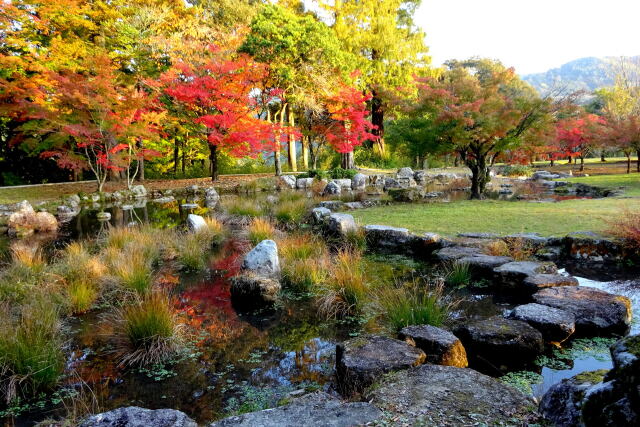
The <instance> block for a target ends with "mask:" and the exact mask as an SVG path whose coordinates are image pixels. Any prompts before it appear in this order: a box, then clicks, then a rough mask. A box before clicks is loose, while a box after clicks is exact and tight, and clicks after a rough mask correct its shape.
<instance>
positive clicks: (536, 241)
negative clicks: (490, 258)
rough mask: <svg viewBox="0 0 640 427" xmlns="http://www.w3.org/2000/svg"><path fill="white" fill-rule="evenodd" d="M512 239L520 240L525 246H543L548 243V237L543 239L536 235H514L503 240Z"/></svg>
mask: <svg viewBox="0 0 640 427" xmlns="http://www.w3.org/2000/svg"><path fill="white" fill-rule="evenodd" d="M514 239H521V240H522V241H523V242H524V244H525V245H527V246H545V245H546V244H547V243H548V242H549V238H548V237H543V236H541V235H540V234H538V233H516V234H509V235H508V236H505V237H504V240H514Z"/></svg>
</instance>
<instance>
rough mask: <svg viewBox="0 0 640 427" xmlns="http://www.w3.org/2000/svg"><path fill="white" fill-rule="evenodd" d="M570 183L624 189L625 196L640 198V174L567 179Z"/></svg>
mask: <svg viewBox="0 0 640 427" xmlns="http://www.w3.org/2000/svg"><path fill="white" fill-rule="evenodd" d="M566 181H570V182H580V183H583V184H587V185H593V186H595V187H604V188H618V187H624V194H625V196H632V197H640V174H638V173H630V174H617V175H594V176H581V177H575V178H569V179H566Z"/></svg>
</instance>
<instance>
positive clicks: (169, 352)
mask: <svg viewBox="0 0 640 427" xmlns="http://www.w3.org/2000/svg"><path fill="white" fill-rule="evenodd" d="M118 324H119V336H120V338H121V344H122V345H121V352H122V354H123V356H122V357H121V364H123V365H150V364H156V363H162V362H163V361H165V360H167V359H169V358H170V357H172V356H173V355H174V354H176V352H177V351H179V350H180V349H181V348H182V345H183V333H182V329H183V326H182V324H181V323H180V319H179V317H178V314H177V313H176V311H175V309H174V304H173V301H172V300H171V298H170V297H169V296H168V295H167V294H166V293H164V292H159V291H156V292H151V293H148V294H147V295H144V296H142V297H140V298H138V299H137V300H136V301H135V302H133V303H132V304H130V305H127V306H125V307H124V308H122V309H120V311H119V312H118Z"/></svg>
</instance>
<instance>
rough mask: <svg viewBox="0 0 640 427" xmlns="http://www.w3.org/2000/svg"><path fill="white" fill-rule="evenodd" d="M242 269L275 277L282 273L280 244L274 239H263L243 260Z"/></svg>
mask: <svg viewBox="0 0 640 427" xmlns="http://www.w3.org/2000/svg"><path fill="white" fill-rule="evenodd" d="M241 268H242V270H246V271H250V272H253V273H255V274H258V275H262V276H266V277H273V276H277V275H278V274H279V273H280V259H279V258H278V245H277V244H276V242H274V241H273V240H263V241H262V242H260V243H258V245H257V246H256V247H255V248H253V249H252V250H251V251H249V253H248V254H247V255H245V257H244V259H243V260H242V267H241Z"/></svg>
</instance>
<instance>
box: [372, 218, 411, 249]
mask: <svg viewBox="0 0 640 427" xmlns="http://www.w3.org/2000/svg"><path fill="white" fill-rule="evenodd" d="M364 232H365V235H366V237H367V243H368V244H369V245H370V246H371V247H372V248H376V249H380V250H386V251H389V252H410V251H411V245H412V243H413V240H414V236H413V235H412V234H410V233H409V230H408V229H406V228H398V227H389V226H387V225H365V226H364Z"/></svg>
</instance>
